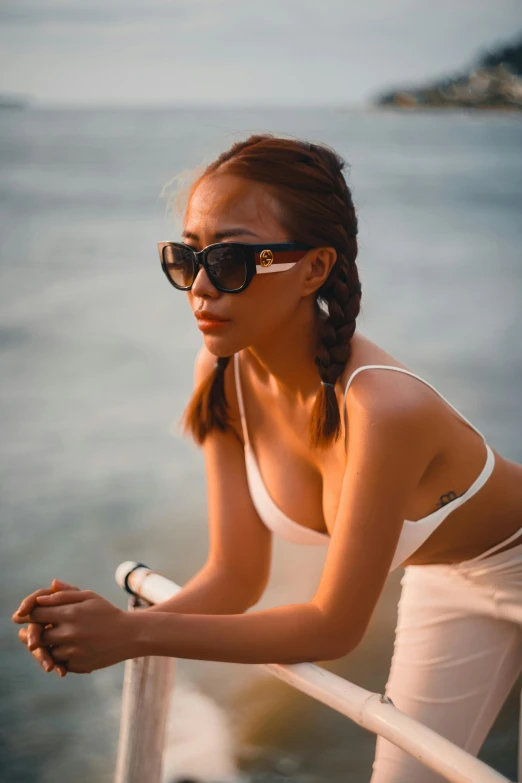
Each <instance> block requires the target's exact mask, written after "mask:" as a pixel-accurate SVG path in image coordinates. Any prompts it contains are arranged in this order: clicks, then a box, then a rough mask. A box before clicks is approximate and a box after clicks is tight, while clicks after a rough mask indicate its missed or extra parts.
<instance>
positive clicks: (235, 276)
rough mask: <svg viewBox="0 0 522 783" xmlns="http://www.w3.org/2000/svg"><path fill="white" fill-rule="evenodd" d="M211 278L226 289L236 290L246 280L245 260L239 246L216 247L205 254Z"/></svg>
mask: <svg viewBox="0 0 522 783" xmlns="http://www.w3.org/2000/svg"><path fill="white" fill-rule="evenodd" d="M207 271H208V275H209V277H210V278H211V280H212V281H213V282H215V283H217V284H218V286H220V288H222V289H226V290H227V291H237V290H238V289H239V288H241V287H242V286H243V285H244V284H245V281H246V277H247V262H246V257H245V254H244V253H243V249H242V248H240V247H226V246H225V247H216V248H215V249H214V250H210V251H209V253H208V255H207Z"/></svg>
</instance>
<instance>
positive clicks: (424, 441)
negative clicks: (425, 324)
mask: <svg viewBox="0 0 522 783" xmlns="http://www.w3.org/2000/svg"><path fill="white" fill-rule="evenodd" d="M367 376H370V377H368V378H367V379H365V378H364V376H363V377H362V378H361V377H359V378H357V379H356V381H355V382H354V383H353V384H352V387H351V389H350V392H349V393H348V395H347V400H348V403H349V404H348V414H349V431H348V454H349V458H348V463H347V467H346V472H345V476H344V479H343V485H342V490H341V499H340V503H339V509H338V513H337V517H336V523H335V529H334V531H333V534H332V539H331V543H330V546H329V549H328V553H327V557H326V561H325V566H324V570H323V574H322V576H321V581H320V584H319V587H318V590H317V591H316V594H315V596H314V597H313V598H312V599H311V600H310V601H309V602H307V603H300V604H291V605H287V606H280V607H276V608H274V609H266V610H264V611H258V612H247V613H245V614H221V615H219V616H216V615H215V614H214V615H211V614H182V613H172V612H161V611H158V612H155V613H146V612H145V613H142V612H128V613H125V612H120V614H119V615H117V616H116V617H115V612H117V611H118V610H116V609H115V607H113V606H112V605H111V604H109V603H108V602H107V601H105V600H104V599H101V598H100V597H99V596H97V595H96V594H95V593H92V592H91V591H83V592H81V593H79V592H76V593H73V592H71V593H69V594H67V593H66V592H64V593H63V594H62V595H61V594H60V593H57V594H56V595H54V596H43V597H42V598H40V599H39V604H40V606H39V607H37V608H36V609H35V611H34V613H33V615H34V616H33V618H32V619H33V620H36V621H37V622H51V623H55V624H57V628H56V629H51V630H50V631H45V632H44V637H47V638H48V639H49V642H50V643H54V640H55V639H56V640H63V641H64V642H65V643H66V644H65V646H64V649H63V652H62V651H61V648H60V646H58V648H57V650H56V651H57V654H58V655H59V656H60V654H63V656H64V657H63V660H68V662H69V665H72V666H74V667H77V668H74V669H71V668H70V670H71V671H92V670H93V669H94V668H103V666H108V665H112V664H113V663H114V662H117V661H118V660H125V659H126V658H130V657H139V656H145V655H164V656H172V657H175V658H192V659H197V660H211V661H229V662H238V663H273V662H275V663H298V662H301V661H322V660H331V659H335V658H339V657H341V656H342V655H345V654H347V653H349V652H350V651H351V650H353V649H354V648H355V647H356V646H357V645H358V644H359V642H360V641H361V639H362V637H363V635H364V633H365V630H366V627H367V625H368V622H369V620H370V617H371V615H372V613H373V610H374V607H375V604H376V602H377V600H378V598H379V595H380V593H381V590H382V587H383V585H384V582H385V580H386V577H387V575H388V571H389V567H390V564H391V561H392V559H393V555H394V552H395V549H396V547H397V542H398V539H399V536H400V531H401V529H402V526H403V521H404V518H405V508H406V504H407V501H408V498H409V497H410V496H411V493H412V491H413V490H414V489H415V487H416V486H417V485H418V482H419V480H420V478H421V477H422V475H423V473H424V471H425V469H426V467H427V465H428V464H429V462H430V461H431V459H432V457H433V450H434V443H433V437H434V436H433V431H432V430H433V428H432V426H431V425H430V424H429V421H430V416H429V415H427V412H426V408H425V407H424V403H423V402H422V401H421V400H419V401H418V402H415V401H414V402H413V404H412V403H411V400H408V401H404V400H402V398H401V395H393V394H392V395H390V396H389V397H388V396H385V397H384V398H383V395H382V387H381V386H380V384H379V382H378V381H377V382H376V381H375V380H372V379H371V375H370V374H369V373H368V374H367ZM430 430H431V431H430ZM238 462H239V459H237V460H235V461H234V463H233V464H234V465H235V466H236V467H237V465H238ZM243 470H244V467H243ZM234 472H235V471H234ZM240 475H241V474H235V476H234V484H235V485H236V486H237V484H238V483H239V485H241V481H240ZM243 481H244V484H243V489H242V490H241V494H242V495H244V496H246V492H247V485H246V478H245V477H244V474H243ZM221 529H223V530H225V531H226V530H227V526H226V525H224V526H223V528H221V527H220V530H221ZM254 529H255V527H254ZM215 551H216V552H219V551H220V550H219V548H218V549H216V550H215ZM230 551H231V552H232V555H231V558H232V559H231V561H230V564H231V567H232V568H233V570H234V572H235V573H236V574H238V573H243V571H242V563H241V559H239V560H237V559H236V557H237V551H235V550H234V549H233V548H232V549H231V550H230ZM248 551H249V550H248V549H247V552H248ZM223 554H229V550H228V548H226V549H224V550H223ZM256 562H258V561H257V560H255V559H252V563H256ZM252 584H254V582H253V583H252ZM62 596H63V598H62ZM62 601H63V603H65V604H66V605H65V606H61V605H60V604H61V603H62ZM44 605H45V606H44ZM116 626H117V631H118V633H117V635H116V636H117V638H116V642H115V644H116V643H117V645H116V646H117V647H118V652H117V655H116V656H115V655H114V651H113V650H112V649H111V644H110V642H111V639H112V638H113V637H114V634H115V630H114V629H115V627H116ZM58 660H62V658H61V657H58Z"/></svg>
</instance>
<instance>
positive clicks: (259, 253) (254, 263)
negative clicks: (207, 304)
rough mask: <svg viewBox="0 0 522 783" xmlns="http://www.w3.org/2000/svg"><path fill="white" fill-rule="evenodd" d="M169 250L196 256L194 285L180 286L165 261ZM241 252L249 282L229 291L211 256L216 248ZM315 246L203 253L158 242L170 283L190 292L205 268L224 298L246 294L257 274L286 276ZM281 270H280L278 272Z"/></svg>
mask: <svg viewBox="0 0 522 783" xmlns="http://www.w3.org/2000/svg"><path fill="white" fill-rule="evenodd" d="M169 246H175V247H181V248H183V250H185V251H186V250H189V251H190V252H191V256H192V268H193V275H194V278H193V281H192V283H191V284H190V285H188V286H179V285H177V284H176V283H175V282H174V281H173V280H172V278H171V276H170V275H169V273H168V271H167V263H166V261H165V249H166V248H167V247H169ZM220 247H224V248H232V249H234V248H240V249H241V252H242V256H243V258H244V260H245V267H246V268H245V281H244V283H243V284H242V285H241V286H240V287H239V288H234V289H229V288H225V287H223V286H221V285H220V284H219V283H218V281H217V280H216V279H215V277H214V276H213V273H212V270H211V268H210V265H209V263H208V262H207V257H208V254H209V253H210V252H211V251H212V250H214V249H216V248H220ZM312 247H313V245H306V244H304V243H303V242H275V243H268V244H266V243H265V244H250V243H248V242H215V243H214V244H212V245H207V247H205V248H203V250H199V251H198V250H194V248H193V247H190V245H186V244H185V243H184V242H158V251H159V256H160V261H161V268H162V269H163V272H164V273H165V276H166V277H167V280H168V281H169V283H170V284H171V285H172V286H174V288H176V289H177V290H178V291H190V289H191V288H192V286H193V285H194V282H195V280H196V277H197V274H198V272H199V268H200V267H203V269H204V270H205V272H206V273H207V276H208V279H209V280H210V282H211V283H212V285H213V286H214V288H216V289H217V290H218V291H220V292H221V293H224V294H239V293H241V292H242V291H244V290H245V289H246V288H248V286H249V285H250V283H251V282H252V280H253V279H254V277H255V275H256V274H260V273H262V274H265V273H267V272H284V271H286V270H287V269H290V268H291V267H293V266H294V264H296V263H297V262H298V261H299V260H300V259H301V258H302V257H303V252H302V251H307V250H311V249H312ZM278 267H279V268H278Z"/></svg>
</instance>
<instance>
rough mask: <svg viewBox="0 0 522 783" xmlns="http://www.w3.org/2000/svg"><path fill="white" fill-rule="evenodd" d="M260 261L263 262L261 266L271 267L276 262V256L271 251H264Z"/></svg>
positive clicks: (260, 255)
mask: <svg viewBox="0 0 522 783" xmlns="http://www.w3.org/2000/svg"><path fill="white" fill-rule="evenodd" d="M259 260H260V261H261V266H270V265H271V264H272V263H273V261H274V254H273V253H272V251H271V250H262V251H261V253H260V254H259Z"/></svg>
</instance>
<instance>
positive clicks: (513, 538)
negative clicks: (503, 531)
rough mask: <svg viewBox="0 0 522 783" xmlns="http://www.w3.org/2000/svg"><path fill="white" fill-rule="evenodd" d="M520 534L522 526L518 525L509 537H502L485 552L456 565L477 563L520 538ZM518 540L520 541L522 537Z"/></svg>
mask: <svg viewBox="0 0 522 783" xmlns="http://www.w3.org/2000/svg"><path fill="white" fill-rule="evenodd" d="M521 536H522V527H519V529H518V530H515V532H514V533H513V535H511V536H509V538H506V539H504V541H500V543H498V544H495V545H494V546H492V547H490V548H489V549H486V551H485V552H481V553H480V555H477V556H476V557H472V558H471V559H470V560H463V561H462V563H459V564H458V565H459V566H462V567H463V568H465V567H466V566H467V565H468V563H477V562H478V561H479V560H482V559H483V558H485V557H489V555H493V554H494V553H495V552H497V551H498V550H499V549H502V547H504V546H507V545H508V544H511V542H512V541H516V539H517V538H520V537H521ZM520 542H521V543H522V538H521V541H520Z"/></svg>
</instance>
